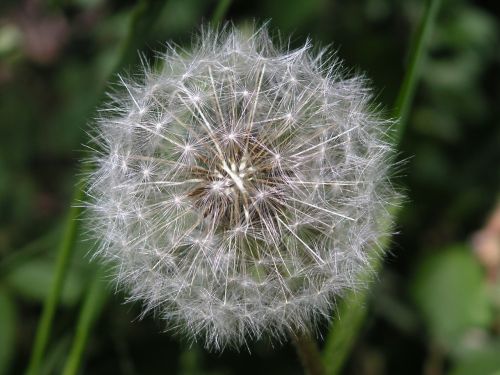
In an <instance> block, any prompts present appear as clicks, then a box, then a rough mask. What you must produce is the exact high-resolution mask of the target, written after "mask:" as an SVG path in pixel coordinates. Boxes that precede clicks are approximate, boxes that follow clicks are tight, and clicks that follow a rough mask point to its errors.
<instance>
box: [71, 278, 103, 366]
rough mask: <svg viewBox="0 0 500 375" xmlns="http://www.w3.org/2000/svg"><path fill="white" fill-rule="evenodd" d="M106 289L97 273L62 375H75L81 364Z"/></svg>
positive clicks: (81, 313) (87, 296) (83, 306)
mask: <svg viewBox="0 0 500 375" xmlns="http://www.w3.org/2000/svg"><path fill="white" fill-rule="evenodd" d="M106 296H107V293H106V288H105V286H104V284H103V282H102V276H101V273H99V272H98V273H97V275H95V276H94V279H93V280H92V282H91V285H90V287H89V290H88V292H87V295H86V297H85V301H84V302H83V305H82V310H81V312H80V316H79V318H78V323H77V326H76V334H75V339H74V341H73V344H72V348H71V351H70V353H69V356H68V358H67V360H66V365H65V366H64V371H63V375H76V374H77V373H78V369H79V368H80V364H81V362H82V357H83V353H84V350H85V346H86V344H87V340H88V337H89V334H90V331H91V329H92V327H93V325H94V322H95V321H96V319H97V317H98V316H99V313H100V312H101V308H102V306H103V305H104V302H105V300H106Z"/></svg>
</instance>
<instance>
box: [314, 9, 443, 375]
mask: <svg viewBox="0 0 500 375" xmlns="http://www.w3.org/2000/svg"><path fill="white" fill-rule="evenodd" d="M439 3H440V0H427V4H426V8H425V12H424V15H423V16H422V19H421V22H420V25H419V27H418V29H417V32H416V35H415V38H414V40H413V42H412V46H411V50H410V60H409V66H408V69H407V70H406V74H405V76H404V78H403V83H402V84H401V88H400V91H399V95H398V97H397V99H396V103H395V105H394V116H395V118H396V119H397V127H396V134H395V136H394V139H393V141H394V144H395V146H399V143H400V142H401V139H402V138H403V135H404V133H405V130H406V121H407V118H408V113H409V111H410V108H411V104H412V101H413V98H414V95H415V89H416V87H417V83H418V80H419V78H420V71H421V67H422V63H423V60H424V58H425V57H426V50H427V49H426V47H427V45H428V41H429V36H430V34H431V30H432V26H433V24H434V22H435V18H436V14H437V11H438V8H439ZM394 207H395V209H394V210H393V217H396V216H397V212H398V211H399V207H400V206H398V205H395V206H394ZM391 228H392V225H391V224H390V223H387V224H384V225H383V226H382V228H381V230H382V233H390V232H391ZM389 242H390V237H389V236H386V237H384V239H383V240H382V241H381V243H379V244H377V248H380V249H385V248H387V246H388V245H389ZM382 266H383V258H382V257H381V256H376V257H374V258H373V260H372V262H371V267H370V269H371V272H370V273H367V274H365V275H362V282H364V283H365V282H366V283H367V284H369V283H370V282H371V281H372V280H373V278H374V275H376V274H378V273H379V272H380V271H381V269H382ZM368 297H369V289H368V288H367V289H364V290H361V291H358V292H350V293H348V294H347V295H346V296H345V297H344V298H343V299H342V301H340V303H339V305H338V306H337V310H336V312H337V315H338V317H337V318H336V319H335V320H334V321H333V322H332V325H331V327H330V331H329V334H328V337H327V339H326V344H325V348H324V351H323V361H324V363H325V368H326V374H327V375H336V374H339V373H340V371H341V370H342V368H343V366H344V364H345V361H346V360H347V358H348V356H349V353H350V352H351V349H352V347H353V346H354V344H355V341H356V338H357V336H358V334H359V331H360V330H361V328H362V326H363V323H364V321H365V318H366V315H367V303H368Z"/></svg>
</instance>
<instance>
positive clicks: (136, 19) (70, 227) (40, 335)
mask: <svg viewBox="0 0 500 375" xmlns="http://www.w3.org/2000/svg"><path fill="white" fill-rule="evenodd" d="M165 3H166V2H165V1H164V0H142V1H140V2H139V3H138V4H137V6H136V7H135V8H134V10H133V14H132V17H131V21H130V26H129V30H128V34H127V37H126V38H125V40H124V42H123V44H122V48H121V52H120V57H119V59H118V60H117V63H116V65H115V69H114V70H113V74H114V73H115V72H116V71H118V70H120V69H121V68H122V67H123V66H124V65H125V64H126V63H127V62H128V61H129V59H131V56H132V52H131V51H134V52H133V53H134V54H135V53H136V49H137V47H139V46H140V44H141V43H140V42H141V40H144V35H146V33H147V31H148V30H149V29H150V28H151V25H152V24H153V23H154V21H155V20H156V18H157V17H158V15H159V14H160V10H161V8H162V7H163V6H164V5H165ZM83 186H84V183H83V181H80V182H79V183H78V184H77V185H76V187H75V191H74V194H73V199H72V203H73V205H72V207H71V209H70V211H69V214H68V216H67V218H66V219H65V226H64V233H63V238H62V241H61V244H60V246H59V249H58V251H57V254H58V255H57V260H56V269H55V274H54V280H53V282H52V286H51V290H50V292H49V294H48V295H47V299H46V300H45V302H44V306H43V311H42V316H41V318H40V321H39V323H38V327H37V332H36V336H35V343H34V347H33V351H32V353H31V358H30V361H29V364H28V368H27V370H26V375H37V374H38V373H39V370H40V365H41V362H42V360H43V358H44V355H45V351H46V348H47V343H48V341H49V336H50V332H51V330H52V324H53V320H54V315H55V311H56V307H57V305H58V301H59V298H60V296H61V290H62V287H63V283H64V278H65V276H66V271H67V268H68V263H69V260H70V258H71V255H72V249H73V247H74V244H75V241H76V237H77V231H78V224H79V220H77V219H78V217H79V215H80V213H81V208H80V207H78V206H77V205H78V202H81V200H82V198H83Z"/></svg>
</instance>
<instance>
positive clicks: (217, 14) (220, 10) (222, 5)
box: [210, 0, 231, 26]
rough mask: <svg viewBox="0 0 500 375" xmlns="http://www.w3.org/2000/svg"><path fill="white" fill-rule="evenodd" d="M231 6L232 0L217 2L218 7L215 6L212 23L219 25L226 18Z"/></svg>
mask: <svg viewBox="0 0 500 375" xmlns="http://www.w3.org/2000/svg"><path fill="white" fill-rule="evenodd" d="M230 6H231V0H220V1H219V2H218V3H217V7H216V8H215V11H214V13H213V15H212V19H211V20H210V23H211V24H212V25H213V26H217V25H219V24H220V23H221V22H222V21H223V20H224V17H225V16H226V13H227V11H228V10H229V7H230Z"/></svg>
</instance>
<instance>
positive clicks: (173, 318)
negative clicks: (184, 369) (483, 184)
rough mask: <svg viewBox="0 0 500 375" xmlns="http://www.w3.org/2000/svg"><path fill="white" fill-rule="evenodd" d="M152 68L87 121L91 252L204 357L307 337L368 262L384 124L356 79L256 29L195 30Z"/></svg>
mask: <svg viewBox="0 0 500 375" xmlns="http://www.w3.org/2000/svg"><path fill="white" fill-rule="evenodd" d="M322 55H323V56H324V54H322ZM161 59H162V68H161V69H159V71H153V70H152V69H150V68H145V71H144V74H143V78H142V79H139V80H129V81H127V80H126V79H124V78H123V77H120V81H121V83H122V85H123V94H121V95H116V96H114V97H113V99H114V100H113V102H112V103H111V104H110V105H109V108H107V110H106V111H102V112H101V117H100V118H99V119H98V120H97V126H96V129H95V133H96V134H95V140H96V142H97V145H96V146H95V147H94V148H95V149H97V150H99V151H96V154H95V155H93V156H94V159H93V160H94V161H95V164H96V169H95V171H94V172H92V174H91V176H90V182H89V184H88V189H87V194H88V212H89V217H90V224H89V225H91V228H92V229H93V232H94V233H95V238H97V239H98V240H99V244H100V245H99V247H98V249H97V254H98V255H99V256H100V257H101V258H103V259H104V260H108V261H110V262H111V263H113V264H114V265H115V270H116V280H117V283H118V284H119V285H120V286H121V287H123V288H124V289H125V290H126V291H127V292H128V293H129V295H130V299H131V300H141V301H143V302H144V306H145V311H150V310H155V311H156V312H158V314H159V315H160V316H161V317H162V318H163V319H165V321H166V322H167V324H168V326H169V327H172V328H176V329H179V330H180V331H182V332H184V333H186V334H187V335H188V337H190V338H191V339H192V340H202V341H203V342H204V343H205V345H206V346H207V347H208V348H212V349H222V348H224V347H225V346H228V345H230V346H236V347H238V346H242V345H244V344H245V343H246V342H247V340H252V339H258V338H260V337H262V336H264V335H266V336H271V337H275V338H278V339H280V338H283V337H285V336H286V335H287V334H289V333H290V332H310V331H314V329H315V327H316V326H317V323H318V321H320V320H321V319H324V318H325V317H328V316H329V315H330V313H331V312H332V309H333V307H334V306H333V304H334V301H335V299H336V298H337V297H339V296H340V295H341V294H342V293H344V292H345V291H346V290H349V289H352V288H356V287H360V286H362V285H359V282H358V275H359V273H360V272H361V271H363V270H365V269H366V267H367V265H368V260H369V259H370V258H371V257H375V256H380V254H378V253H377V252H376V250H373V249H376V248H377V246H376V244H377V241H378V240H379V239H380V238H381V236H382V235H384V233H381V232H380V227H381V225H380V224H381V223H382V222H385V221H386V220H387V218H388V214H387V211H386V210H385V209H384V208H383V206H384V205H385V204H386V203H387V201H388V198H390V197H391V195H392V189H391V187H390V185H389V183H388V182H387V170H388V168H389V163H388V160H389V155H390V153H391V148H390V147H389V145H388V144H386V143H385V142H384V141H383V138H384V132H386V130H387V128H388V125H389V122H388V121H384V120H382V119H381V118H380V116H379V115H378V114H377V112H376V111H375V109H374V108H373V107H372V106H371V104H370V100H371V96H370V94H369V90H368V89H367V88H366V83H365V81H364V79H363V78H360V77H354V78H350V79H345V78H344V76H343V74H342V72H341V67H340V63H339V62H338V61H337V60H335V59H333V58H331V59H329V60H328V59H326V60H325V58H322V57H321V56H318V55H315V54H314V53H313V52H312V51H311V47H310V45H309V43H308V44H306V45H305V46H303V47H302V48H299V49H297V50H293V51H289V50H286V49H283V48H281V47H275V46H274V45H273V44H272V42H271V39H270V37H269V36H268V33H267V31H266V30H265V29H264V28H261V29H258V30H254V32H253V33H251V34H246V33H244V32H243V31H240V30H238V29H237V28H234V27H226V28H225V29H223V30H222V31H221V32H215V31H211V30H206V31H205V32H203V33H202V35H201V36H200V38H199V39H198V42H197V43H196V44H195V45H194V46H193V47H192V49H191V50H188V51H184V50H183V52H182V53H178V52H177V51H176V50H175V48H174V47H168V50H167V52H166V53H164V54H163V55H162V57H161Z"/></svg>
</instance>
